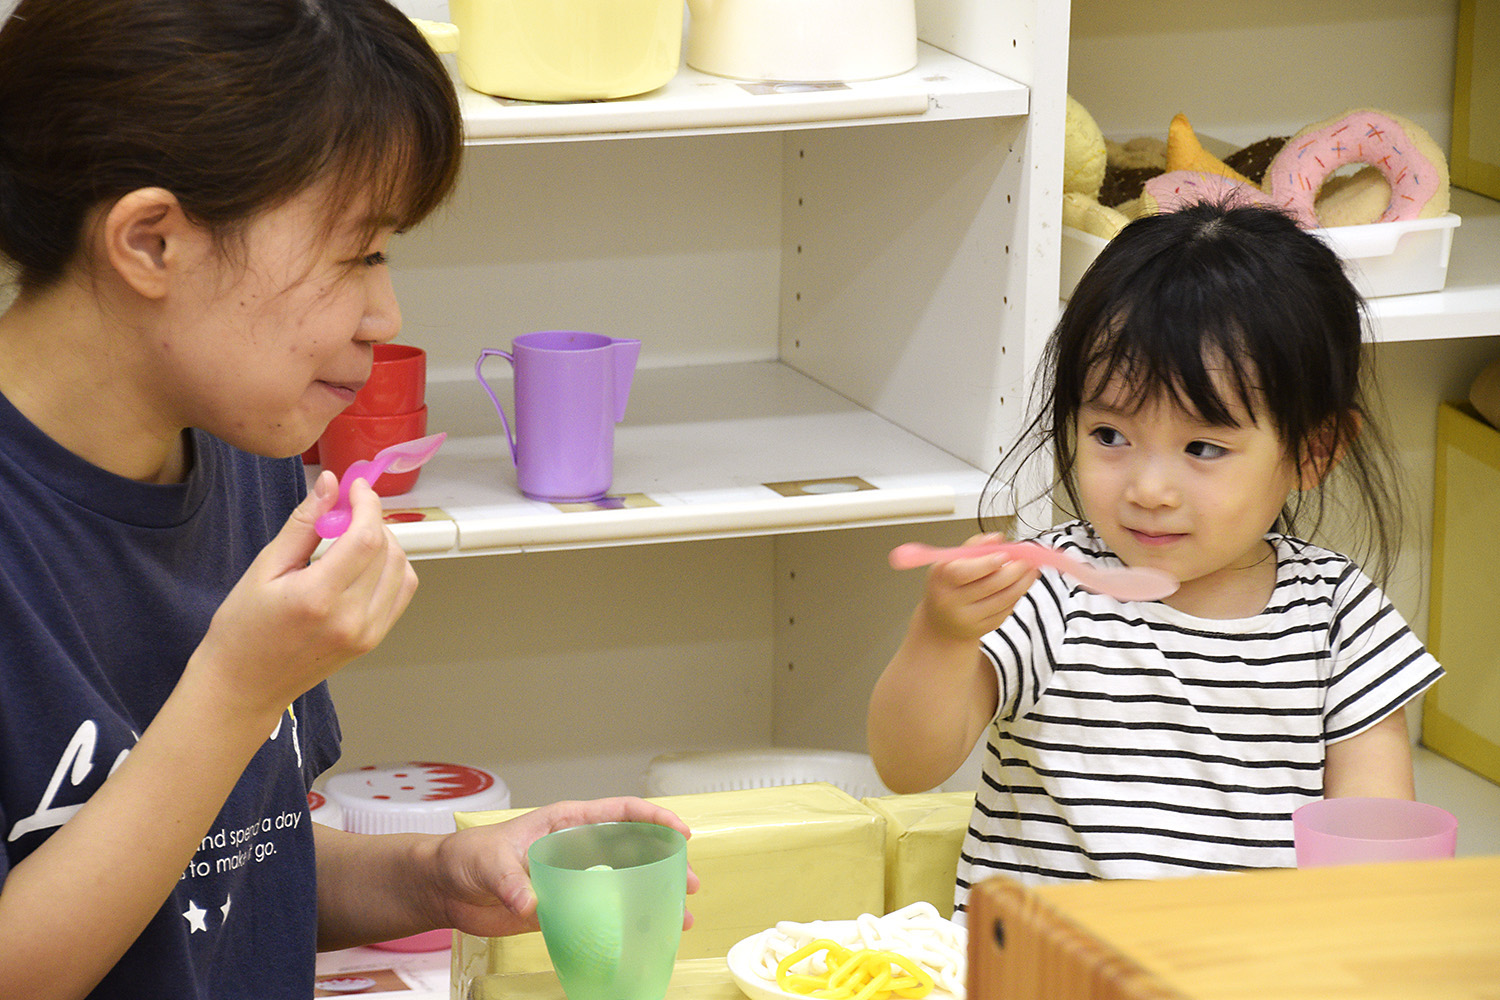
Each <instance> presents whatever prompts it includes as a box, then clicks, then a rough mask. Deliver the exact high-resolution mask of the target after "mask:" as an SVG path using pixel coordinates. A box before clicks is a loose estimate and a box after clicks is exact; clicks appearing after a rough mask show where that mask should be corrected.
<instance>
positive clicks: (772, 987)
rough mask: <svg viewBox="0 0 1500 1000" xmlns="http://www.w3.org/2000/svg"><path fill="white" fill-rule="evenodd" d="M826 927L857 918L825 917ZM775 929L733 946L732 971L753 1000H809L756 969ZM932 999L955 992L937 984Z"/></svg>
mask: <svg viewBox="0 0 1500 1000" xmlns="http://www.w3.org/2000/svg"><path fill="white" fill-rule="evenodd" d="M823 926H824V927H825V928H827V929H828V932H829V936H833V935H835V934H838V933H840V932H841V931H851V932H852V931H853V929H854V921H853V920H825V921H823ZM775 930H776V929H775V928H774V927H771V928H767V929H766V930H763V931H761V932H759V933H758V934H751V935H750V936H749V937H747V938H745V939H744V940H742V941H740V942H738V943H737V944H735V946H734V947H733V948H730V949H729V957H728V959H727V961H728V962H729V974H730V975H732V976H733V977H734V981H735V983H737V984H738V985H739V988H740V992H741V993H744V994H745V996H747V997H749V998H750V1000H808V998H807V997H806V996H805V995H804V994H801V993H788V992H787V991H786V990H784V989H782V988H781V987H779V986H777V985H776V983H775V982H773V981H771V980H767V979H762V978H761V977H760V973H759V972H757V971H756V970H757V969H759V968H760V956H761V954H762V953H763V952H764V951H765V949H766V945H765V939H766V936H767V935H768V934H772V933H774V932H775ZM927 997H928V998H929V1000H956V998H955V997H954V996H953V994H952V993H949V992H948V991H947V990H945V989H943V988H941V987H938V986H934V987H933V989H932V992H931V993H929V994H927Z"/></svg>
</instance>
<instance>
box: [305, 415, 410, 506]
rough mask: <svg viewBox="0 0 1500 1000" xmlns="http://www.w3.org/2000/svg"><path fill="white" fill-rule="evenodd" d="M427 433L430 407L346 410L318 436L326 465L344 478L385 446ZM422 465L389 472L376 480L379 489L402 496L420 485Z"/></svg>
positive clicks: (384, 493)
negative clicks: (351, 468)
mask: <svg viewBox="0 0 1500 1000" xmlns="http://www.w3.org/2000/svg"><path fill="white" fill-rule="evenodd" d="M426 433H427V407H425V406H423V407H420V408H419V409H415V410H412V411H410V412H408V413H350V412H349V411H348V410H345V411H344V412H343V413H340V414H339V415H338V416H336V417H334V418H333V419H332V420H330V421H329V422H328V427H327V428H326V429H325V430H324V431H323V436H322V437H320V438H318V453H319V455H320V456H321V457H322V459H323V468H325V469H332V470H333V472H334V474H335V475H337V476H339V477H340V478H342V477H343V475H344V472H345V471H346V470H347V469H348V468H349V466H350V465H352V464H353V463H355V462H357V461H361V460H369V459H372V458H374V457H375V453H376V452H378V451H380V450H381V449H382V448H389V447H390V446H391V445H393V444H400V443H401V442H402V441H411V440H413V439H414V438H419V437H422V436H423V435H425V434H426ZM421 472H422V470H421V469H420V468H418V469H412V470H411V471H410V472H387V473H385V474H383V475H382V476H381V477H380V478H379V479H377V480H375V492H376V493H378V494H379V495H381V496H383V497H393V496H399V495H400V494H402V493H407V492H410V490H411V488H412V487H413V486H416V485H417V476H418V475H419V474H420V473H421Z"/></svg>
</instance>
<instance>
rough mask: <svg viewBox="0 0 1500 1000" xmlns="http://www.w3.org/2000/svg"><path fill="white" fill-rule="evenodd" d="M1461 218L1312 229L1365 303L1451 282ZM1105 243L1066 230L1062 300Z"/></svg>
mask: <svg viewBox="0 0 1500 1000" xmlns="http://www.w3.org/2000/svg"><path fill="white" fill-rule="evenodd" d="M1461 222H1462V220H1461V219H1460V218H1459V217H1458V216H1457V215H1454V214H1453V213H1452V212H1449V213H1447V214H1446V215H1440V216H1438V217H1437V218H1435V219H1415V220H1413V221H1411V222H1374V223H1371V224H1369V225H1366V226H1331V227H1328V228H1325V229H1311V230H1308V231H1309V232H1311V233H1312V234H1313V235H1314V236H1317V237H1318V238H1320V239H1322V240H1323V241H1324V242H1325V243H1327V244H1328V245H1329V246H1330V247H1332V248H1333V250H1334V252H1335V253H1337V254H1338V255H1339V256H1340V257H1342V258H1343V259H1344V266H1345V270H1346V271H1347V272H1348V274H1349V278H1350V280H1351V281H1353V282H1354V287H1355V288H1356V289H1358V290H1359V293H1360V294H1361V295H1363V296H1364V297H1365V298H1367V299H1374V298H1382V297H1385V296H1388V295H1412V294H1415V293H1417V292H1436V291H1438V290H1440V289H1441V288H1442V287H1443V285H1444V283H1445V282H1446V281H1447V279H1448V257H1449V254H1450V252H1451V251H1452V249H1453V230H1455V229H1457V228H1458V226H1459V224H1460V223H1461ZM1107 242H1108V241H1107V240H1104V239H1103V238H1101V237H1098V236H1095V235H1093V234H1092V233H1086V232H1084V231H1083V230H1081V229H1074V228H1073V227H1072V226H1063V230H1062V275H1061V277H1062V281H1061V286H1060V294H1061V295H1062V297H1063V298H1064V299H1066V298H1068V297H1070V296H1071V295H1072V294H1073V289H1074V288H1075V287H1076V286H1077V285H1078V279H1080V278H1082V277H1083V272H1084V271H1086V270H1087V269H1088V266H1089V265H1090V264H1092V263H1093V262H1094V258H1095V257H1097V256H1099V251H1101V250H1103V249H1104V246H1105V244H1106V243H1107Z"/></svg>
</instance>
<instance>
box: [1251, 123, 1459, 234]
mask: <svg viewBox="0 0 1500 1000" xmlns="http://www.w3.org/2000/svg"><path fill="white" fill-rule="evenodd" d="M1350 164H1365V165H1367V166H1368V167H1373V168H1374V169H1375V170H1376V171H1378V172H1379V174H1380V176H1381V178H1382V179H1383V180H1384V181H1385V183H1386V184H1387V185H1388V186H1389V188H1390V196H1389V202H1388V203H1387V204H1386V206H1385V210H1384V211H1383V212H1381V213H1380V215H1379V217H1378V218H1375V219H1373V220H1370V221H1374V222H1404V221H1409V220H1411V219H1431V218H1435V217H1437V216H1439V215H1442V214H1444V213H1445V212H1447V211H1448V161H1447V158H1446V157H1444V156H1443V151H1442V150H1441V149H1439V148H1438V145H1437V143H1435V142H1433V141H1432V136H1430V135H1428V134H1427V132H1426V131H1425V130H1424V129H1423V128H1422V127H1421V126H1420V125H1418V124H1416V123H1415V122H1413V121H1411V120H1409V119H1406V118H1403V117H1402V116H1400V115H1397V114H1392V113H1391V112H1389V111H1378V110H1375V109H1373V108H1360V109H1357V110H1354V111H1349V112H1346V113H1345V114H1342V115H1340V116H1339V117H1337V118H1330V119H1328V120H1327V121H1321V122H1318V123H1317V124H1314V125H1309V126H1308V127H1307V128H1304V129H1303V130H1302V131H1300V132H1298V133H1297V134H1296V135H1294V136H1292V138H1291V139H1289V140H1288V141H1287V144H1286V145H1285V146H1283V147H1282V148H1281V152H1279V153H1277V154H1276V157H1275V158H1274V159H1273V160H1272V161H1271V165H1270V166H1269V167H1268V168H1267V169H1266V177H1265V181H1264V184H1265V187H1266V189H1267V190H1268V191H1269V192H1270V195H1271V199H1272V200H1273V201H1274V202H1275V203H1276V204H1277V205H1279V206H1280V207H1282V208H1283V209H1285V210H1286V211H1288V212H1290V213H1291V215H1292V216H1293V217H1294V218H1295V219H1296V220H1297V222H1298V223H1299V224H1301V225H1303V226H1306V227H1308V228H1315V227H1317V226H1320V225H1324V224H1325V221H1323V220H1320V219H1319V217H1318V211H1317V199H1318V193H1319V192H1320V191H1322V190H1323V186H1324V184H1325V183H1326V182H1327V181H1328V179H1329V178H1330V177H1332V176H1333V175H1334V172H1335V171H1337V170H1338V169H1339V168H1340V167H1344V166H1348V165H1350ZM1367 176H1373V175H1369V174H1367Z"/></svg>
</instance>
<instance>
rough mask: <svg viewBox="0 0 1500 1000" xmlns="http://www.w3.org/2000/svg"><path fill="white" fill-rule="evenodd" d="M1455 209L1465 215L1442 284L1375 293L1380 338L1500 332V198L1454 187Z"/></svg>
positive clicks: (1376, 335)
mask: <svg viewBox="0 0 1500 1000" xmlns="http://www.w3.org/2000/svg"><path fill="white" fill-rule="evenodd" d="M1452 211H1453V212H1455V213H1456V214H1457V215H1458V216H1459V218H1460V219H1462V220H1463V221H1462V223H1461V224H1460V225H1459V227H1458V229H1456V230H1454V233H1453V251H1452V255H1451V256H1450V257H1449V260H1448V278H1447V281H1446V283H1445V284H1444V286H1443V290H1442V291H1439V292H1423V293H1421V294H1418V295H1393V296H1389V297H1387V298H1379V299H1371V300H1370V323H1371V327H1372V328H1373V334H1374V339H1375V340H1377V341H1380V342H1393V341H1402V340H1444V339H1449V338H1455V337H1495V336H1500V202H1496V201H1492V200H1491V199H1489V198H1486V197H1484V196H1483V195H1477V194H1474V193H1473V192H1472V191H1465V190H1462V189H1461V188H1454V189H1453V192H1452Z"/></svg>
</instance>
